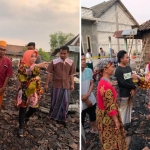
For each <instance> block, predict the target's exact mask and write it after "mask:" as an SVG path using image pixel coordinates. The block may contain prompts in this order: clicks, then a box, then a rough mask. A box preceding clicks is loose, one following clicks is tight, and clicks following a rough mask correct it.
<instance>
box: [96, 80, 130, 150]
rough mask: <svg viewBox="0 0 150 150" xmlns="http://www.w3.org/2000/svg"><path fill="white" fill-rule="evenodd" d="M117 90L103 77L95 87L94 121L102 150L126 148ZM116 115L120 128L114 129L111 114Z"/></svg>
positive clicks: (121, 149)
mask: <svg viewBox="0 0 150 150" xmlns="http://www.w3.org/2000/svg"><path fill="white" fill-rule="evenodd" d="M116 98H117V92H116V90H115V88H114V87H113V86H112V85H111V83H110V82H109V81H107V80H104V79H103V78H102V79H101V80H100V81H99V84H98V87H97V100H98V106H97V109H96V121H97V124H98V131H99V137H100V143H101V148H102V150H127V145H126V142H125V131H124V128H123V125H122V121H121V117H120V113H119V109H118V104H117V101H116ZM114 115H116V116H117V118H118V120H119V122H120V125H121V126H120V129H119V130H116V129H115V127H116V126H115V122H114V120H113V118H112V116H114Z"/></svg>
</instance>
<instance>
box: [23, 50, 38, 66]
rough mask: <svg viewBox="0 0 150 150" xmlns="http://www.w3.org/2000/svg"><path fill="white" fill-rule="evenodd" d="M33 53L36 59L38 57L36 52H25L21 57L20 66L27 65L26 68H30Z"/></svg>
mask: <svg viewBox="0 0 150 150" xmlns="http://www.w3.org/2000/svg"><path fill="white" fill-rule="evenodd" d="M33 53H35V54H36V58H37V57H38V52H37V51H36V50H27V51H26V52H25V53H24V55H23V58H22V61H21V64H27V65H28V66H31V65H32V64H31V56H32V54H33Z"/></svg>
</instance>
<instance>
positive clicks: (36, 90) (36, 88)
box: [15, 50, 46, 137]
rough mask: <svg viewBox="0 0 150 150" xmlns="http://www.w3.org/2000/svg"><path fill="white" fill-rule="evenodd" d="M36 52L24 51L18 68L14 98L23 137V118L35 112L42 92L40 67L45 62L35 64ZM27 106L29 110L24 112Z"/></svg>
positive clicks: (43, 65)
mask: <svg viewBox="0 0 150 150" xmlns="http://www.w3.org/2000/svg"><path fill="white" fill-rule="evenodd" d="M37 56H38V53H37V52H36V51H35V50H30V51H26V52H25V53H24V55H23V58H22V61H21V64H20V67H19V70H18V79H19V81H20V83H21V84H20V86H19V89H18V93H17V96H16V99H15V105H16V106H18V107H20V110H19V136H20V137H23V128H24V122H25V119H27V118H28V119H29V117H30V116H31V115H32V114H33V113H34V112H35V109H36V108H37V107H38V100H39V98H40V95H41V94H42V93H43V91H42V87H41V83H40V81H41V80H40V76H39V75H40V69H39V68H46V62H42V63H40V64H35V61H36V59H37ZM27 106H29V110H28V112H27V113H26V109H27Z"/></svg>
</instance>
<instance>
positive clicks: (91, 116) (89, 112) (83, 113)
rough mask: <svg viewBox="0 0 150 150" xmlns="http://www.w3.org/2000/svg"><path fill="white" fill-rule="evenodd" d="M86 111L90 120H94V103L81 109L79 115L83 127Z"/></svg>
mask: <svg viewBox="0 0 150 150" xmlns="http://www.w3.org/2000/svg"><path fill="white" fill-rule="evenodd" d="M86 113H87V114H88V115H89V117H90V121H91V122H94V121H96V104H94V105H93V106H91V107H88V108H86V109H85V110H83V111H82V116H81V117H82V126H83V127H84V122H85V117H86Z"/></svg>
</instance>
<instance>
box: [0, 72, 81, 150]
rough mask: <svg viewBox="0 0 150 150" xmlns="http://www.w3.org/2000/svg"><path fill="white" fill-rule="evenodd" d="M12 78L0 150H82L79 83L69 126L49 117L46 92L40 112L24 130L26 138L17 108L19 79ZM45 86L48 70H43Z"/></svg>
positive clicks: (0, 125) (5, 102) (0, 130)
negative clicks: (21, 131)
mask: <svg viewBox="0 0 150 150" xmlns="http://www.w3.org/2000/svg"><path fill="white" fill-rule="evenodd" d="M16 72H17V70H15V71H14V77H13V78H12V79H11V80H10V82H9V85H8V87H7V90H6V93H5V97H4V100H3V107H2V110H1V113H0V139H1V140H0V150H10V149H11V150H61V149H63V150H71V149H72V150H75V149H79V112H78V110H79V83H75V90H74V91H73V92H72V93H71V102H70V105H71V104H72V105H75V106H77V107H76V109H72V108H70V109H69V112H68V115H67V121H68V122H67V126H66V127H65V126H63V125H61V124H58V123H56V122H55V121H54V120H50V118H49V108H50V90H49V92H47V93H44V94H43V95H42V97H41V99H40V102H39V109H38V111H37V112H36V113H35V114H34V115H33V117H31V119H30V121H29V123H28V125H27V126H26V127H25V130H24V137H23V138H20V137H18V135H17V134H18V119H19V118H18V109H17V108H15V107H14V98H15V95H16V92H17V87H18V85H19V82H18V80H17V78H16V77H15V75H16ZM41 78H42V87H44V83H45V71H41Z"/></svg>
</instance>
